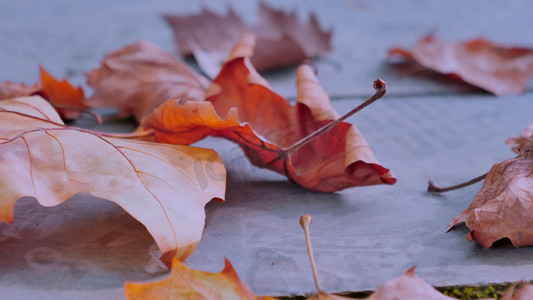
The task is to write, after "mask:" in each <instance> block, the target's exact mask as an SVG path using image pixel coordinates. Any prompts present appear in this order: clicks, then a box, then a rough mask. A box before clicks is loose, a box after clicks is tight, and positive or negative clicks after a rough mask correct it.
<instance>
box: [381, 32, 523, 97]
mask: <svg viewBox="0 0 533 300" xmlns="http://www.w3.org/2000/svg"><path fill="white" fill-rule="evenodd" d="M389 55H401V56H403V57H405V58H407V59H409V60H412V61H415V62H418V63H419V64H421V65H422V66H424V67H426V68H429V69H432V70H435V71H437V72H440V73H443V74H447V75H450V76H452V77H455V78H459V79H461V80H463V81H465V82H467V83H469V84H471V85H474V86H477V87H479V88H482V89H484V90H486V91H488V92H491V93H493V94H495V95H504V94H518V93H522V92H523V91H524V87H525V85H526V83H527V81H528V80H529V78H530V77H531V75H533V50H531V49H525V48H516V47H505V46H500V45H495V44H493V43H491V42H489V41H487V40H484V39H481V38H480V39H475V40H470V41H466V42H463V43H445V42H443V41H441V40H439V39H438V38H437V37H435V36H434V35H433V34H430V35H427V36H425V37H423V38H421V39H420V40H419V41H418V42H417V43H416V45H415V46H414V48H413V49H412V50H406V49H403V48H393V49H391V50H389Z"/></svg>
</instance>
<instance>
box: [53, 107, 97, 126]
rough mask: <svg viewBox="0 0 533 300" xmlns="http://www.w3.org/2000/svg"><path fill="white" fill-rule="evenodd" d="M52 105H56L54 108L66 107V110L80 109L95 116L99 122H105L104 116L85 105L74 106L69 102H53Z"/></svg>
mask: <svg viewBox="0 0 533 300" xmlns="http://www.w3.org/2000/svg"><path fill="white" fill-rule="evenodd" d="M52 106H54V108H56V109H57V108H60V109H65V110H74V111H79V112H81V113H84V114H88V115H90V116H91V117H93V118H94V120H95V121H96V123H97V124H102V122H103V121H102V117H101V116H100V115H99V114H98V113H96V112H94V111H91V110H90V109H87V108H85V107H78V106H72V105H68V104H52Z"/></svg>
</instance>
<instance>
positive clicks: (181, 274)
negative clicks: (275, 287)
mask: <svg viewBox="0 0 533 300" xmlns="http://www.w3.org/2000/svg"><path fill="white" fill-rule="evenodd" d="M124 292H125V295H126V299H128V300H143V299H146V300H148V299H150V300H152V299H158V300H163V299H168V300H171V299H172V300H174V299H176V300H177V299H202V300H220V299H232V300H233V299H234V300H270V299H272V300H273V299H274V298H270V297H259V296H257V295H255V294H254V293H253V292H252V291H251V290H250V289H249V288H248V287H247V286H246V285H245V284H244V283H243V282H242V281H241V280H240V279H239V276H238V275H237V273H236V272H235V269H233V266H232V265H231V263H230V262H229V260H227V259H226V260H225V266H224V270H222V272H220V273H207V272H202V271H197V270H192V269H189V268H187V267H186V266H185V265H183V264H181V263H180V262H179V261H178V260H177V259H174V261H173V262H172V273H171V274H170V276H169V277H167V278H165V279H163V280H161V281H159V282H154V283H144V284H143V283H126V284H125V290H124Z"/></svg>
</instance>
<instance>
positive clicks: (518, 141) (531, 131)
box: [505, 123, 533, 154]
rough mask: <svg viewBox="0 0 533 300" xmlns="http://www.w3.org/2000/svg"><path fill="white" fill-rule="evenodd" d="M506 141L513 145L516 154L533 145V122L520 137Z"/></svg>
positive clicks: (510, 145) (512, 148)
mask: <svg viewBox="0 0 533 300" xmlns="http://www.w3.org/2000/svg"><path fill="white" fill-rule="evenodd" d="M505 143H506V144H507V145H508V146H509V147H511V150H513V152H514V153H516V154H519V153H520V152H522V150H524V149H526V148H527V147H529V146H531V145H533V123H531V124H529V126H528V127H527V128H526V129H524V131H523V132H522V133H521V134H520V136H519V137H515V138H509V139H507V140H506V141H505Z"/></svg>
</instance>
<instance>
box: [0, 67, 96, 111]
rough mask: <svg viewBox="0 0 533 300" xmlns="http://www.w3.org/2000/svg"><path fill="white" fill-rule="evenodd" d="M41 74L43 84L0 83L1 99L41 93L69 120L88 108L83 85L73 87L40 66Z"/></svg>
mask: <svg viewBox="0 0 533 300" xmlns="http://www.w3.org/2000/svg"><path fill="white" fill-rule="evenodd" d="M39 73H40V75H41V85H39V84H34V85H33V86H26V85H25V84H15V83H11V82H6V83H4V84H2V85H0V100H3V99H9V98H16V97H24V96H30V95H41V96H42V97H43V98H45V99H46V100H48V102H50V103H51V104H52V105H53V106H54V107H55V108H56V109H57V112H58V113H59V115H60V116H61V117H62V118H64V119H67V120H74V119H77V118H78V117H79V116H80V114H81V113H82V112H84V111H87V110H88V108H89V107H88V106H87V105H85V103H84V100H85V95H84V94H83V90H82V88H81V87H78V88H75V87H73V86H72V85H71V84H70V83H69V82H68V81H67V80H65V79H64V80H62V81H59V80H57V79H55V78H54V77H53V76H52V75H50V74H49V73H48V72H46V70H45V69H43V68H41V67H39Z"/></svg>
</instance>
